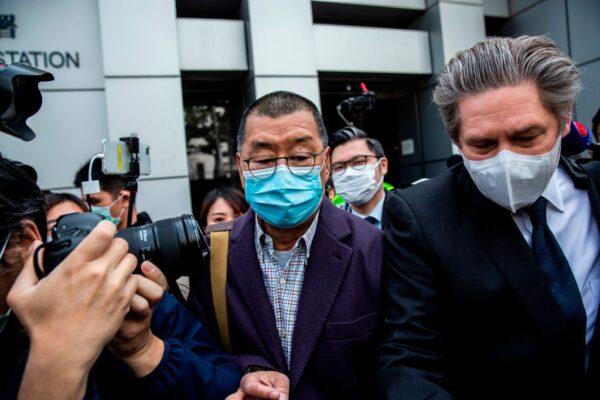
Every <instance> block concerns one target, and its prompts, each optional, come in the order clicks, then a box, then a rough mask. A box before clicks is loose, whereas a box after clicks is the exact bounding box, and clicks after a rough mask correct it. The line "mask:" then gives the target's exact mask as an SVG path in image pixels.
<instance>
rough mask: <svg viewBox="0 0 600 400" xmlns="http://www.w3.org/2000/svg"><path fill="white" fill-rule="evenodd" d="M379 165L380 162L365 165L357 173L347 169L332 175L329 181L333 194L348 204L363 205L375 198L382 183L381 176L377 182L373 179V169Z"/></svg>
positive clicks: (349, 168)
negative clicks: (333, 187)
mask: <svg viewBox="0 0 600 400" xmlns="http://www.w3.org/2000/svg"><path fill="white" fill-rule="evenodd" d="M379 163H381V160H379V161H378V162H377V164H367V165H366V166H365V168H364V169H361V170H358V171H357V170H355V169H352V168H351V167H347V168H346V170H345V171H344V172H343V173H342V174H340V175H333V176H332V177H331V179H332V180H333V186H335V192H336V193H337V194H339V195H340V196H342V198H343V199H344V200H345V201H346V202H348V203H350V204H355V205H361V204H365V203H366V202H368V201H369V200H371V199H372V198H373V196H375V193H377V190H379V188H380V187H381V184H382V183H383V176H382V177H381V179H380V180H379V182H377V180H376V179H375V169H376V168H377V167H379Z"/></svg>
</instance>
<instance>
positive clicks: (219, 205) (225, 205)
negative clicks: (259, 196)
mask: <svg viewBox="0 0 600 400" xmlns="http://www.w3.org/2000/svg"><path fill="white" fill-rule="evenodd" d="M246 211H248V203H246V198H245V196H244V193H242V191H240V190H238V189H234V188H230V187H222V188H217V189H213V190H211V191H210V192H208V193H207V194H206V197H205V198H204V201H202V206H201V207H200V214H199V215H198V224H200V228H202V231H205V230H206V227H207V226H210V225H214V224H218V223H220V222H227V221H233V220H234V219H236V218H237V217H239V216H241V215H242V214H244V213H245V212H246ZM177 285H178V286H179V290H180V292H181V295H182V296H183V298H184V299H186V300H187V298H188V295H189V293H190V278H189V277H187V276H182V277H181V278H179V279H177Z"/></svg>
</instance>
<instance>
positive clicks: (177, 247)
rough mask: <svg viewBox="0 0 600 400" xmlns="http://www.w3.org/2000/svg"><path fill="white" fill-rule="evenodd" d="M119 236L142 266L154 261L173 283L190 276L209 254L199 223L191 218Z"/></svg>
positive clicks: (145, 227)
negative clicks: (173, 280)
mask: <svg viewBox="0 0 600 400" xmlns="http://www.w3.org/2000/svg"><path fill="white" fill-rule="evenodd" d="M116 236H117V237H120V238H123V239H125V240H126V241H127V243H128V244H129V252H130V253H131V254H133V255H134V256H136V258H137V259H138V262H139V263H140V264H141V263H142V262H143V261H145V260H150V261H152V262H153V263H154V264H156V265H157V266H158V267H159V268H160V269H161V271H163V273H164V274H165V275H166V276H167V278H169V279H177V278H179V277H180V276H183V275H190V274H191V273H192V272H193V270H194V268H197V267H198V266H199V264H202V263H203V260H204V257H205V256H206V255H207V254H208V251H209V248H208V244H207V243H206V241H205V240H204V236H203V235H202V231H201V230H200V227H199V226H198V223H197V222H196V220H195V219H194V217H192V216H191V215H187V214H185V215H182V216H181V217H175V218H169V219H163V220H161V221H156V222H154V223H151V224H148V225H144V226H139V227H135V228H127V229H124V230H122V231H120V232H118V233H117V235H116Z"/></svg>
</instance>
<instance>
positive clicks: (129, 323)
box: [109, 261, 167, 377]
mask: <svg viewBox="0 0 600 400" xmlns="http://www.w3.org/2000/svg"><path fill="white" fill-rule="evenodd" d="M142 273H143V274H144V276H142V275H134V277H135V278H136V279H137V280H138V290H137V293H136V294H135V295H134V296H133V299H132V301H131V310H130V311H129V313H128V314H127V316H126V317H125V320H124V321H123V324H121V327H120V328H119V330H118V332H117V334H116V336H115V337H114V338H113V340H112V341H111V342H110V343H109V348H110V350H111V351H112V352H113V353H114V354H115V356H117V357H119V358H120V359H121V360H123V361H124V362H125V363H126V364H127V365H128V366H129V367H130V368H131V370H132V371H133V373H134V374H135V375H136V376H138V377H143V376H146V375H148V374H149V373H150V372H152V371H153V370H154V368H156V366H157V365H158V364H159V363H160V360H161V359H162V356H163V352H164V343H163V341H162V340H160V339H159V338H157V337H156V336H154V334H153V333H152V331H151V330H150V324H151V322H152V308H153V307H154V305H156V304H157V303H158V302H160V300H161V299H162V296H163V293H164V291H165V290H166V289H167V279H166V278H165V276H164V275H163V274H162V272H161V271H160V270H159V269H158V268H157V267H156V266H155V265H154V264H152V263H151V262H149V261H146V262H144V263H143V264H142Z"/></svg>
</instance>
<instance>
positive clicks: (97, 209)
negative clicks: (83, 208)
mask: <svg viewBox="0 0 600 400" xmlns="http://www.w3.org/2000/svg"><path fill="white" fill-rule="evenodd" d="M122 197H123V196H122V195H121V196H119V197H118V198H117V199H116V200H115V201H113V203H112V204H111V205H110V206H92V207H91V211H92V212H93V213H94V214H98V215H102V216H103V217H104V218H105V219H106V220H107V221H110V222H112V223H113V224H115V225H116V226H119V224H120V223H121V215H123V213H124V212H125V208H123V209H122V210H121V214H119V216H118V217H113V216H112V214H111V212H110V209H111V208H112V206H114V205H115V204H117V202H119V201H120V200H121V198H122Z"/></svg>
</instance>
